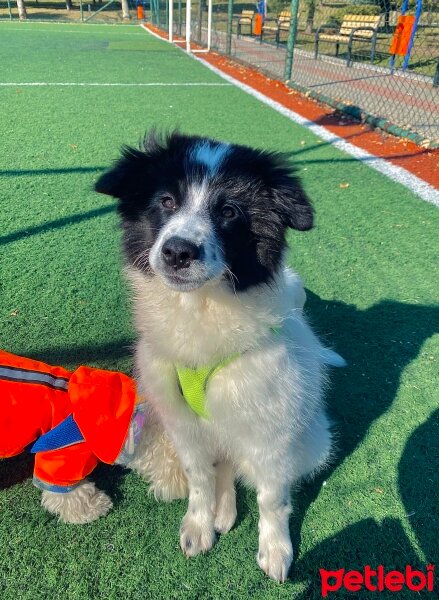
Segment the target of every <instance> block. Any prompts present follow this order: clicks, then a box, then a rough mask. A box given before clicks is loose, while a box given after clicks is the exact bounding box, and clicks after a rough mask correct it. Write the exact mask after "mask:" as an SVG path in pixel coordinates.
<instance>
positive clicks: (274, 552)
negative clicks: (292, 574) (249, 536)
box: [256, 539, 293, 582]
mask: <svg viewBox="0 0 439 600" xmlns="http://www.w3.org/2000/svg"><path fill="white" fill-rule="evenodd" d="M256 558H257V561H258V565H259V566H260V567H261V569H262V570H263V571H264V573H265V574H266V575H268V576H269V577H271V579H275V580H276V581H282V582H283V581H285V580H286V579H287V577H288V571H289V570H290V566H291V563H292V562H293V547H292V545H291V541H290V540H289V539H279V540H274V539H272V540H260V541H259V551H258V554H257V557H256Z"/></svg>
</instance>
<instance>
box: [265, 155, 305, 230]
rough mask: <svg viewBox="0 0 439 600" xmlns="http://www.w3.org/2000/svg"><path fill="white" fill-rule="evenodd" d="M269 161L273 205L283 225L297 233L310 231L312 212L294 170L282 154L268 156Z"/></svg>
mask: <svg viewBox="0 0 439 600" xmlns="http://www.w3.org/2000/svg"><path fill="white" fill-rule="evenodd" d="M269 157H270V160H271V172H270V186H271V189H272V190H273V195H274V204H275V208H276V211H277V212H278V214H279V215H280V217H281V219H282V221H283V223H284V224H285V225H286V226H287V227H291V228H292V229H297V230H299V231H307V230H308V229H311V228H312V226H313V223H314V211H313V208H312V206H311V203H310V201H309V198H308V196H307V195H306V192H305V190H304V189H303V187H302V184H301V182H300V179H299V178H298V177H297V176H296V174H295V169H294V167H293V166H292V165H291V163H290V162H289V161H288V160H287V157H286V156H285V155H282V154H277V153H273V154H270V155H269Z"/></svg>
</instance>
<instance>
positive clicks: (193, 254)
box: [162, 236, 202, 271]
mask: <svg viewBox="0 0 439 600" xmlns="http://www.w3.org/2000/svg"><path fill="white" fill-rule="evenodd" d="M201 253H202V247H199V246H196V245H195V244H194V243H193V242H190V241H189V240H185V239H183V238H181V237H178V236H173V237H171V238H169V239H168V240H167V241H166V242H165V243H164V244H163V246H162V258H163V262H164V263H165V265H166V266H167V267H171V268H172V269H174V270H175V271H178V270H179V269H187V268H188V267H190V266H191V264H192V262H193V261H194V260H199V259H200V258H201Z"/></svg>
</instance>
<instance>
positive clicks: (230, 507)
mask: <svg viewBox="0 0 439 600" xmlns="http://www.w3.org/2000/svg"><path fill="white" fill-rule="evenodd" d="M236 514H237V513H236V497H235V493H234V491H233V493H232V492H227V493H225V494H223V495H222V496H221V498H220V499H219V501H217V506H216V516H215V531H217V532H218V533H227V532H228V531H230V530H231V529H232V527H233V525H234V524H235V521H236Z"/></svg>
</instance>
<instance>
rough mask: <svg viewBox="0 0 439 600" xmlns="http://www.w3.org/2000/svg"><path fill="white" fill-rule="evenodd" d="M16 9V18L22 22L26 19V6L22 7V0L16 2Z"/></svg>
mask: <svg viewBox="0 0 439 600" xmlns="http://www.w3.org/2000/svg"><path fill="white" fill-rule="evenodd" d="M17 8H18V17H19V19H20V21H24V20H25V19H27V12H26V6H25V5H24V0H17Z"/></svg>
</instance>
